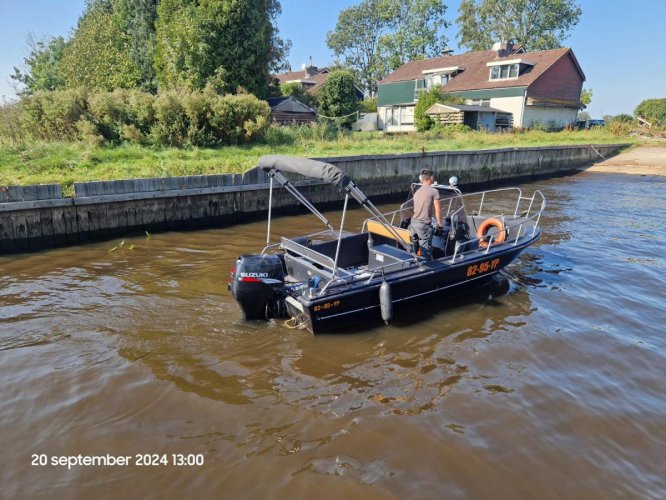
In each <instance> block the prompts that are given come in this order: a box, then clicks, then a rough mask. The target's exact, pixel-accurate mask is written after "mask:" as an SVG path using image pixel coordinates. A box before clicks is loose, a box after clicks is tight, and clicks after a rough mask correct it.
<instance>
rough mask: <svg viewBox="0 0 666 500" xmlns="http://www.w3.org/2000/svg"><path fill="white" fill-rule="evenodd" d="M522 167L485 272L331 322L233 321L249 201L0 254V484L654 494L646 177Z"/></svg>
mask: <svg viewBox="0 0 666 500" xmlns="http://www.w3.org/2000/svg"><path fill="white" fill-rule="evenodd" d="M522 187H523V188H524V190H525V192H530V193H531V190H532V189H534V188H538V189H541V190H542V191H543V192H544V194H545V195H546V197H547V200H548V206H547V209H546V216H545V219H544V220H543V221H542V222H543V236H542V238H541V240H540V241H539V242H538V243H537V244H536V245H535V246H533V247H531V248H530V249H528V250H527V251H526V252H525V253H524V254H522V255H521V256H520V257H519V259H517V260H516V261H515V262H514V263H513V264H512V265H511V266H510V267H509V268H508V269H507V271H506V275H507V277H508V279H509V282H510V289H509V290H508V292H507V293H506V294H504V295H500V296H496V297H489V296H487V295H486V294H484V295H483V296H471V297H468V298H466V299H464V300H459V301H456V302H455V303H450V304H447V305H445V306H443V307H441V308H436V309H435V308H431V309H429V310H421V311H416V312H415V313H414V315H413V318H409V319H408V320H404V319H403V321H402V322H400V323H399V324H396V325H391V326H389V327H386V326H383V325H381V326H379V325H375V326H372V327H368V328H367V329H360V330H359V331H357V332H355V333H351V334H347V335H344V334H343V335H326V336H313V335H311V334H309V333H307V332H306V331H304V330H297V329H290V328H288V327H287V326H285V325H284V323H283V322H282V321H277V322H271V323H244V322H243V321H242V320H241V316H240V311H239V309H238V307H237V306H236V304H235V302H234V301H233V299H232V298H231V296H230V295H229V293H228V292H227V289H226V284H227V279H228V275H229V270H230V267H231V265H232V263H233V260H234V259H235V257H236V256H237V255H239V254H240V253H247V252H253V251H256V250H257V249H260V248H261V247H262V246H263V244H264V242H265V222H256V223H250V224H247V225H244V226H236V227H228V228H223V229H210V230H201V231H192V232H172V233H163V234H155V235H152V237H150V238H148V237H146V236H145V235H138V236H133V237H126V238H125V239H124V244H122V245H121V246H119V245H120V243H121V241H120V239H119V240H114V241H107V242H101V243H93V244H87V245H81V246H76V247H70V248H64V249H57V250H50V251H44V252H40V253H34V254H25V255H19V256H5V257H0V370H1V373H2V384H1V385H0V423H1V427H0V428H1V432H2V444H1V446H0V485H1V486H0V488H1V489H0V497H2V498H11V499H15V498H43V497H48V498H184V497H194V498H234V499H235V498H243V499H245V498H267V497H270V498H308V499H310V498H363V499H365V498H410V499H412V498H463V497H464V498H530V499H531V498H539V499H548V498H586V499H588V498H664V497H666V327H665V325H666V293H665V292H664V290H665V289H666V259H665V258H664V252H665V250H666V178H655V177H641V176H627V175H606V174H595V173H581V174H578V175H576V176H572V177H565V178H558V179H551V180H546V181H540V182H537V183H531V184H525V185H523V186H522ZM384 208H388V206H386V207H384ZM362 218H364V214H363V213H361V212H360V211H355V212H354V214H353V216H352V219H355V220H356V221H360V220H362ZM319 227H320V225H319V222H318V221H317V220H316V219H315V218H314V217H312V216H310V215H302V216H294V217H284V218H280V219H277V220H275V221H274V234H279V233H284V234H287V235H296V234H299V233H304V232H310V231H312V230H315V229H316V230H318V229H319ZM114 248H115V250H113V249H114ZM112 250H113V251H112ZM79 455H80V457H79ZM146 455H148V456H146ZM91 457H104V459H105V460H107V462H106V463H103V462H98V463H94V462H88V463H87V464H86V463H85V460H86V459H87V460H89V461H90V460H93V458H91ZM122 457H125V458H124V459H123V458H122ZM61 460H62V462H61ZM112 460H116V461H119V460H125V462H124V463H123V464H118V463H116V464H115V465H114V464H112V463H111V462H112ZM70 461H71V462H70ZM68 462H69V465H67V464H68ZM188 464H189V465H188Z"/></svg>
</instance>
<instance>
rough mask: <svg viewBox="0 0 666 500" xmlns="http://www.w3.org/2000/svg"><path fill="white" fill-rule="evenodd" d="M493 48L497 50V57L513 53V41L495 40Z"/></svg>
mask: <svg viewBox="0 0 666 500" xmlns="http://www.w3.org/2000/svg"><path fill="white" fill-rule="evenodd" d="M493 50H494V51H496V52H497V57H506V56H510V55H511V54H513V42H495V43H494V44H493Z"/></svg>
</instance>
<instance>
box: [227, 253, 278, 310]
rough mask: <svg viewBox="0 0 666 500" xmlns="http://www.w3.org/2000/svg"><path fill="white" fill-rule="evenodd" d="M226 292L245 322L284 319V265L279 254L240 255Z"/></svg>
mask: <svg viewBox="0 0 666 500" xmlns="http://www.w3.org/2000/svg"><path fill="white" fill-rule="evenodd" d="M228 288H229V291H231V294H232V295H233V296H234V298H235V299H236V300H237V301H238V303H239V304H240V306H241V309H242V310H243V316H244V317H245V319H247V320H252V319H269V318H277V317H281V316H284V315H285V313H286V307H285V303H284V298H285V294H284V266H283V263H282V259H281V258H280V256H279V255H241V256H240V257H238V258H237V259H236V265H235V266H234V268H233V269H232V270H231V276H230V278H229V287H228Z"/></svg>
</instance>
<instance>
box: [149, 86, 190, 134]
mask: <svg viewBox="0 0 666 500" xmlns="http://www.w3.org/2000/svg"><path fill="white" fill-rule="evenodd" d="M186 137H187V115H186V113H185V108H184V107H183V103H182V99H181V98H180V96H179V95H178V94H177V93H176V92H173V91H170V92H163V93H162V94H160V95H159V96H158V97H157V98H156V99H155V122H154V123H153V126H152V127H151V129H150V141H151V142H152V143H153V144H155V145H157V146H176V147H180V146H182V145H183V144H184V143H185V139H186Z"/></svg>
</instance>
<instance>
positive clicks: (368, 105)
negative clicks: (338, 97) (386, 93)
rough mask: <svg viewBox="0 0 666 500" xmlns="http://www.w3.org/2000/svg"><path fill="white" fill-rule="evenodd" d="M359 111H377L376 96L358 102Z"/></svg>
mask: <svg viewBox="0 0 666 500" xmlns="http://www.w3.org/2000/svg"><path fill="white" fill-rule="evenodd" d="M359 109H360V111H361V113H376V112H377V98H376V97H372V98H370V99H364V100H362V101H361V102H360V103H359Z"/></svg>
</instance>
